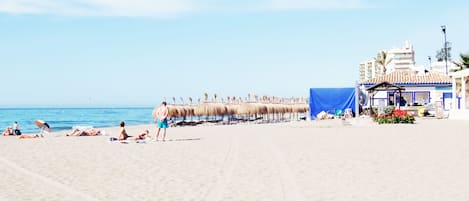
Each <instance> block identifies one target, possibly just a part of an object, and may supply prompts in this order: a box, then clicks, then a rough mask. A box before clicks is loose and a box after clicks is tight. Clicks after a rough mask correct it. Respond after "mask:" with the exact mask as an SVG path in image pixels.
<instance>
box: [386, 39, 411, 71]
mask: <svg viewBox="0 0 469 201" xmlns="http://www.w3.org/2000/svg"><path fill="white" fill-rule="evenodd" d="M386 53H387V56H388V57H389V58H390V59H391V61H390V63H389V64H388V65H387V66H386V68H387V71H386V73H392V72H394V71H399V70H412V69H413V68H414V65H415V57H414V55H415V53H414V47H413V46H412V45H411V44H409V42H407V41H406V42H405V44H404V46H403V47H401V48H393V49H390V50H388V51H386Z"/></svg>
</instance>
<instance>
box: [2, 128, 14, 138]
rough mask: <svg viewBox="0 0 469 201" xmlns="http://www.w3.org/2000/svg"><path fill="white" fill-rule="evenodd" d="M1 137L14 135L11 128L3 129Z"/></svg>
mask: <svg viewBox="0 0 469 201" xmlns="http://www.w3.org/2000/svg"><path fill="white" fill-rule="evenodd" d="M2 135H3V136H9V135H14V134H13V129H11V127H9V126H8V127H7V128H6V129H5V131H3V133H2Z"/></svg>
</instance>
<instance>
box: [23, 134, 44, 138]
mask: <svg viewBox="0 0 469 201" xmlns="http://www.w3.org/2000/svg"><path fill="white" fill-rule="evenodd" d="M38 137H39V135H24V134H22V135H20V137H19V139H27V138H38Z"/></svg>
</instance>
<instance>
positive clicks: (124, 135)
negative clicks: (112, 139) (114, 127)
mask: <svg viewBox="0 0 469 201" xmlns="http://www.w3.org/2000/svg"><path fill="white" fill-rule="evenodd" d="M120 127H121V131H120V134H119V138H117V139H118V140H119V141H121V140H127V138H129V137H132V136H129V135H128V134H127V131H126V130H125V128H124V127H125V123H124V121H121V123H120Z"/></svg>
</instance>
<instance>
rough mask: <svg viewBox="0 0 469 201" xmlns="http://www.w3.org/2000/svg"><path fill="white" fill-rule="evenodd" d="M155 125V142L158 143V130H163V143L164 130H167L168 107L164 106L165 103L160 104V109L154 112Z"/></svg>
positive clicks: (164, 137)
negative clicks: (156, 127) (156, 126)
mask: <svg viewBox="0 0 469 201" xmlns="http://www.w3.org/2000/svg"><path fill="white" fill-rule="evenodd" d="M155 123H157V125H158V130H157V132H156V139H155V140H156V141H158V137H159V136H160V130H161V129H163V142H164V141H165V139H166V128H168V107H167V106H166V102H164V101H163V102H162V103H161V105H160V107H158V109H157V110H156V118H155Z"/></svg>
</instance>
